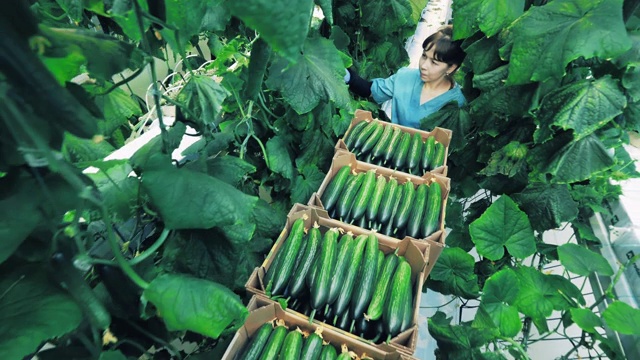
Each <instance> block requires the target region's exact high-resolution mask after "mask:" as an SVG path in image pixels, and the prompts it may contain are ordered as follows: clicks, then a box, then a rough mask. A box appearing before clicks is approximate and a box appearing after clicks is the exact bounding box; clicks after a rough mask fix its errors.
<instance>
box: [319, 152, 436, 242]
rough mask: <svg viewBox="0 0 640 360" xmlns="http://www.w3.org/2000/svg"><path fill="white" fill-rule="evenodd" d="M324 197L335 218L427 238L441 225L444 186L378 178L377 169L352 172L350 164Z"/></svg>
mask: <svg viewBox="0 0 640 360" xmlns="http://www.w3.org/2000/svg"><path fill="white" fill-rule="evenodd" d="M320 200H322V204H323V206H324V208H325V209H326V210H327V212H328V213H329V216H331V217H332V218H334V219H338V220H340V221H343V222H346V223H350V224H355V225H357V226H360V227H362V228H366V229H374V230H376V231H378V232H380V233H383V234H385V235H389V236H393V237H395V238H398V239H402V238H404V236H407V235H408V236H411V237H413V238H416V239H422V238H425V237H427V236H429V235H431V234H433V233H434V232H435V231H437V230H438V228H439V223H440V214H441V212H442V189H441V188H440V185H439V184H438V183H437V182H436V181H432V182H431V184H429V185H427V184H420V185H418V187H417V188H415V187H414V184H413V183H412V182H411V181H406V182H405V183H403V184H399V183H398V180H397V179H396V178H394V177H391V178H390V179H389V180H387V178H385V177H384V176H382V175H379V176H377V177H376V172H375V169H371V170H368V171H366V172H360V173H352V171H351V168H350V167H349V166H348V165H345V166H343V167H342V168H340V170H338V172H337V173H336V175H335V176H334V177H333V179H331V182H330V183H329V184H328V185H327V188H326V189H325V190H324V192H323V193H322V195H321V197H320Z"/></svg>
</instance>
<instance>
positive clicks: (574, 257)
mask: <svg viewBox="0 0 640 360" xmlns="http://www.w3.org/2000/svg"><path fill="white" fill-rule="evenodd" d="M558 256H559V257H560V263H562V265H564V267H565V268H566V269H567V270H568V271H570V272H572V273H574V274H576V275H582V276H589V275H591V274H593V273H598V274H600V275H604V276H612V275H613V269H612V268H611V265H609V262H608V261H607V259H605V258H604V257H603V256H602V255H600V254H598V253H596V252H593V251H591V250H589V249H587V248H585V247H584V246H580V245H576V244H564V245H562V246H560V247H559V248H558Z"/></svg>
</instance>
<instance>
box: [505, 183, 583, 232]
mask: <svg viewBox="0 0 640 360" xmlns="http://www.w3.org/2000/svg"><path fill="white" fill-rule="evenodd" d="M513 198H514V200H515V201H516V202H517V203H518V205H519V206H520V208H521V209H524V212H525V213H527V215H528V216H529V220H530V221H531V226H533V228H534V229H535V230H537V231H538V232H542V231H545V230H549V229H555V228H557V227H559V226H560V225H561V224H562V223H564V222H569V221H572V220H573V219H575V218H576V216H577V215H578V206H577V204H576V202H575V201H573V198H572V197H571V193H570V192H569V187H568V186H566V185H560V184H546V183H530V184H529V186H527V188H526V189H524V190H523V191H522V192H520V193H518V194H515V195H513Z"/></svg>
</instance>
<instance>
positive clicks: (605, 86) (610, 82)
mask: <svg viewBox="0 0 640 360" xmlns="http://www.w3.org/2000/svg"><path fill="white" fill-rule="evenodd" d="M626 106H627V100H626V98H625V96H624V94H623V93H622V91H620V88H619V84H618V80H615V79H613V78H611V77H608V76H607V77H604V78H600V79H598V80H595V81H591V80H583V81H579V82H575V83H572V84H570V85H567V86H564V87H562V88H560V89H558V90H556V91H553V92H551V93H549V94H548V95H547V96H545V97H544V99H543V100H542V104H541V105H540V110H539V112H538V113H539V114H540V115H539V116H538V119H537V120H538V122H539V124H540V128H539V129H538V130H537V131H536V133H535V135H534V139H535V140H536V142H537V143H542V142H545V141H547V140H548V139H549V138H550V137H551V136H552V135H553V133H552V132H551V130H552V126H553V127H559V128H561V129H564V130H569V129H571V130H573V132H574V136H575V137H576V138H577V139H581V138H583V137H585V136H587V135H589V134H591V133H593V132H594V131H596V130H598V129H599V128H601V127H603V126H605V125H606V124H607V123H608V122H609V121H611V120H613V118H614V117H616V116H618V115H620V114H622V110H623V109H624V108H625V107H626Z"/></svg>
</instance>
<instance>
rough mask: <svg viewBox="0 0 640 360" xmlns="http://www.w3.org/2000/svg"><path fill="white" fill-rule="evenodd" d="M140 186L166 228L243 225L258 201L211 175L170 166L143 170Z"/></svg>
mask: <svg viewBox="0 0 640 360" xmlns="http://www.w3.org/2000/svg"><path fill="white" fill-rule="evenodd" d="M142 187H143V188H144V190H145V191H146V192H147V193H148V194H149V196H150V197H151V200H152V202H153V205H154V206H155V207H156V208H157V209H158V212H159V213H160V216H161V217H162V220H163V221H164V223H165V226H166V227H167V228H169V229H208V228H211V227H214V226H231V225H238V224H243V223H244V222H245V219H247V218H249V216H250V214H251V211H252V210H253V207H254V206H255V203H256V201H257V198H256V197H253V196H248V195H246V194H244V193H242V192H240V191H239V190H237V189H236V188H234V187H232V186H231V185H228V184H226V183H224V182H223V181H221V180H218V179H216V178H214V177H211V176H208V175H206V174H202V173H198V172H193V171H190V170H186V169H176V168H173V167H169V168H166V169H157V170H147V171H145V172H144V173H143V175H142Z"/></svg>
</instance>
